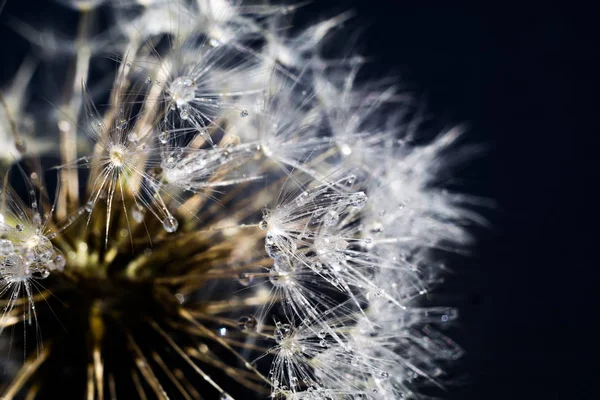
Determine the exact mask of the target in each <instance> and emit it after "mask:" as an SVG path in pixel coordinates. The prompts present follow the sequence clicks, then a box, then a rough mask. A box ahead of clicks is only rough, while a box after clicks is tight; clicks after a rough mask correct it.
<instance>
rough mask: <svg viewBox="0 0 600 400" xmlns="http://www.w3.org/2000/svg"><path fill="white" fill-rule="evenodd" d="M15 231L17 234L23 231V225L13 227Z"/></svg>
mask: <svg viewBox="0 0 600 400" xmlns="http://www.w3.org/2000/svg"><path fill="white" fill-rule="evenodd" d="M15 229H16V230H17V232H23V230H24V229H25V228H23V225H21V224H17V225H15Z"/></svg>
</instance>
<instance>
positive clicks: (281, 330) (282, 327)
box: [274, 323, 292, 343]
mask: <svg viewBox="0 0 600 400" xmlns="http://www.w3.org/2000/svg"><path fill="white" fill-rule="evenodd" d="M291 331H292V327H291V326H290V324H282V323H278V324H277V325H276V328H275V332H274V336H275V341H276V342H277V343H281V342H282V341H283V339H285V338H286V336H288V335H289V334H290V332H291Z"/></svg>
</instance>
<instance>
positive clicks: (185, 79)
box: [169, 76, 198, 107]
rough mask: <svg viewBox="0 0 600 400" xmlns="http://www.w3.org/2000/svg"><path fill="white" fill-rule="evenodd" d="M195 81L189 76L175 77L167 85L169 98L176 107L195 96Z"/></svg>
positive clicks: (185, 103)
mask: <svg viewBox="0 0 600 400" xmlns="http://www.w3.org/2000/svg"><path fill="white" fill-rule="evenodd" d="M197 87H198V86H197V85H196V82H195V81H194V79H193V78H190V77H189V76H180V77H179V78H176V79H175V80H174V81H173V82H172V83H171V85H170V86H169V93H170V94H171V98H172V99H173V101H175V104H177V106H178V107H181V106H184V105H187V104H188V103H189V102H191V101H192V100H194V98H195V97H196V88H197Z"/></svg>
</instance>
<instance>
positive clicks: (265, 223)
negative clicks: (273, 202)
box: [258, 219, 269, 231]
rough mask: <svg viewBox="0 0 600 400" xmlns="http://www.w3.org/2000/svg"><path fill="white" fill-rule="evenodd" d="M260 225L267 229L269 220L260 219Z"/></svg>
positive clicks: (261, 227)
mask: <svg viewBox="0 0 600 400" xmlns="http://www.w3.org/2000/svg"><path fill="white" fill-rule="evenodd" d="M258 227H259V228H260V229H262V230H263V231H264V230H266V229H267V228H268V227H269V224H268V222H267V221H265V220H264V219H263V220H262V221H260V222H259V223H258Z"/></svg>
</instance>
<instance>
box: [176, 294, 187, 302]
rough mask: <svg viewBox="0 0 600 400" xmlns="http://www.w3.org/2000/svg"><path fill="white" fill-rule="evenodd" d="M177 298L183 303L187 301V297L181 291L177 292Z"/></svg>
mask: <svg viewBox="0 0 600 400" xmlns="http://www.w3.org/2000/svg"><path fill="white" fill-rule="evenodd" d="M175 298H176V299H177V301H178V302H179V304H183V302H184V301H185V297H184V296H183V294H181V293H175Z"/></svg>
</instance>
